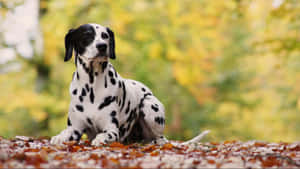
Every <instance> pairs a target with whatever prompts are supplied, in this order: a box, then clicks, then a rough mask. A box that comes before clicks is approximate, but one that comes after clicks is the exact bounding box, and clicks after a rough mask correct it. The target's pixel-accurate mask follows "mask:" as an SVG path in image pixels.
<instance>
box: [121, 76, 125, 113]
mask: <svg viewBox="0 0 300 169" xmlns="http://www.w3.org/2000/svg"><path fill="white" fill-rule="evenodd" d="M122 90H123V102H122V106H121V111H122V110H123V108H124V105H125V100H126V88H125V83H124V81H123V82H122Z"/></svg>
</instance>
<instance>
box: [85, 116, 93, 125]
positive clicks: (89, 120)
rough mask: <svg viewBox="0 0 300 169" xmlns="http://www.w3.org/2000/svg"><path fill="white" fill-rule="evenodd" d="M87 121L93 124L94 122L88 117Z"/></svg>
mask: <svg viewBox="0 0 300 169" xmlns="http://www.w3.org/2000/svg"><path fill="white" fill-rule="evenodd" d="M86 121H87V122H88V123H89V124H90V125H91V126H92V125H93V122H92V120H91V119H90V118H86Z"/></svg>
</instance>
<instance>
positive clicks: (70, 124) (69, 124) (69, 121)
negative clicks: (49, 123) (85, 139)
mask: <svg viewBox="0 0 300 169" xmlns="http://www.w3.org/2000/svg"><path fill="white" fill-rule="evenodd" d="M68 126H72V123H71V120H70V118H69V117H68Z"/></svg>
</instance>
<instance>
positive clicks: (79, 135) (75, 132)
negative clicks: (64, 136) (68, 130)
mask: <svg viewBox="0 0 300 169" xmlns="http://www.w3.org/2000/svg"><path fill="white" fill-rule="evenodd" d="M74 134H75V135H76V141H79V140H80V137H81V134H80V132H79V131H78V130H74Z"/></svg>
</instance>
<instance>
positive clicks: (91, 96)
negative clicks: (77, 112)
mask: <svg viewBox="0 0 300 169" xmlns="http://www.w3.org/2000/svg"><path fill="white" fill-rule="evenodd" d="M90 100H91V103H94V100H95V95H94V89H93V88H91V93H90Z"/></svg>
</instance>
